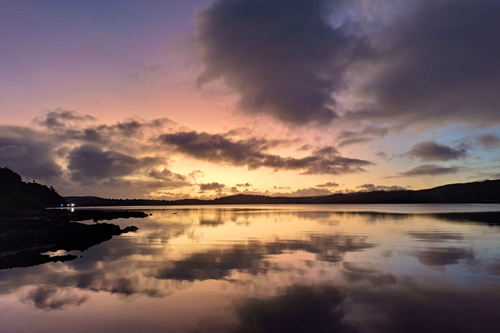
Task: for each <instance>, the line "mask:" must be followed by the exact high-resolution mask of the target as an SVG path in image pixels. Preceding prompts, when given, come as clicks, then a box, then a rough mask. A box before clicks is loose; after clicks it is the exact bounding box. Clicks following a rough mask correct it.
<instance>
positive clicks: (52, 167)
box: [0, 126, 61, 180]
mask: <svg viewBox="0 0 500 333" xmlns="http://www.w3.org/2000/svg"><path fill="white" fill-rule="evenodd" d="M0 133H1V134H0V166H3V167H8V168H10V169H12V170H14V171H16V172H17V173H19V174H20V175H21V176H23V177H25V178H28V180H30V178H34V179H39V180H40V179H41V180H49V179H51V178H54V177H56V176H59V175H60V174H61V167H60V166H59V165H58V164H57V162H56V161H55V154H54V152H53V151H54V145H55V143H53V142H50V140H48V138H46V137H45V136H44V135H43V134H42V133H39V132H36V131H33V130H30V129H28V128H23V127H11V126H0Z"/></svg>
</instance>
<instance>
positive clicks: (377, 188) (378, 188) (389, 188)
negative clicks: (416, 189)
mask: <svg viewBox="0 0 500 333" xmlns="http://www.w3.org/2000/svg"><path fill="white" fill-rule="evenodd" d="M356 188H358V189H360V192H373V191H404V190H407V188H405V187H401V186H396V185H394V186H384V185H374V184H363V185H359V186H356Z"/></svg>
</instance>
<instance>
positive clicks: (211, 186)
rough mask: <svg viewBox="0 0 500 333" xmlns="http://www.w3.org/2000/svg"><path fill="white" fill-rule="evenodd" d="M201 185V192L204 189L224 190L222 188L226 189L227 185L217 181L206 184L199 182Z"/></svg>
mask: <svg viewBox="0 0 500 333" xmlns="http://www.w3.org/2000/svg"><path fill="white" fill-rule="evenodd" d="M198 185H199V186H200V192H204V191H216V192H222V190H224V189H226V187H227V186H226V185H224V184H220V183H217V182H213V183H205V184H198Z"/></svg>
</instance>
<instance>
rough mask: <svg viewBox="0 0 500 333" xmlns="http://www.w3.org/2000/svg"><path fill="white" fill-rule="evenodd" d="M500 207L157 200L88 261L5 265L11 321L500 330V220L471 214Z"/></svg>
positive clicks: (31, 326)
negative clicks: (158, 205)
mask: <svg viewBox="0 0 500 333" xmlns="http://www.w3.org/2000/svg"><path fill="white" fill-rule="evenodd" d="M492 210H493V211H495V210H496V211H500V205H349V206H339V205H337V206H333V205H332V206H226V207H224V206H217V207H214V206H200V207H198V206H191V207H173V208H166V209H154V210H149V211H148V212H149V213H152V214H153V215H152V216H150V217H148V218H146V219H122V220H115V221H113V222H114V223H116V224H119V225H121V226H122V227H125V226H128V225H136V226H138V227H139V231H138V232H136V233H129V234H124V235H121V236H118V237H114V238H113V239H112V240H111V241H108V242H105V243H102V244H100V245H97V246H95V247H93V248H91V249H89V250H87V251H85V252H83V253H81V252H77V254H78V255H79V256H81V257H80V258H78V259H76V260H73V261H68V262H64V263H61V262H56V263H47V264H44V265H39V266H35V267H28V268H18V269H9V270H2V271H0V332H55V331H58V332H226V331H227V332H280V331H283V332H287V331H289V332H291V331H294V330H295V331H304V332H331V331H341V332H342V331H344V332H500V316H499V315H500V227H499V225H500V221H497V223H499V224H498V225H495V217H493V219H492V217H491V215H490V216H489V217H488V218H486V219H485V218H483V217H481V215H480V214H467V213H468V212H481V211H492ZM458 212H460V213H464V214H454V213H458ZM450 213H451V214H450ZM60 254H61V253H60Z"/></svg>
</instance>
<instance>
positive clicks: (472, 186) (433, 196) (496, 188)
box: [65, 180, 500, 206]
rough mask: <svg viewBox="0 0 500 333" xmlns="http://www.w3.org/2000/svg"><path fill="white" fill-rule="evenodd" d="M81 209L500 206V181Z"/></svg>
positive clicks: (80, 200) (94, 201) (86, 200)
mask: <svg viewBox="0 0 500 333" xmlns="http://www.w3.org/2000/svg"><path fill="white" fill-rule="evenodd" d="M65 199H66V200H68V201H70V202H73V203H75V204H76V205H77V206H158V205H231V204H238V205H244V204H375V203H376V204H381V203H386V204H410V203H500V180H485V181H482V182H472V183H463V184H450V185H444V186H439V187H435V188H431V189H425V190H417V191H412V190H402V191H373V192H354V193H338V194H332V195H325V196H315V197H270V196H263V195H247V194H237V195H233V196H228V197H221V198H217V199H213V200H200V199H183V200H149V199H105V198H100V197H91V196H87V197H65Z"/></svg>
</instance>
